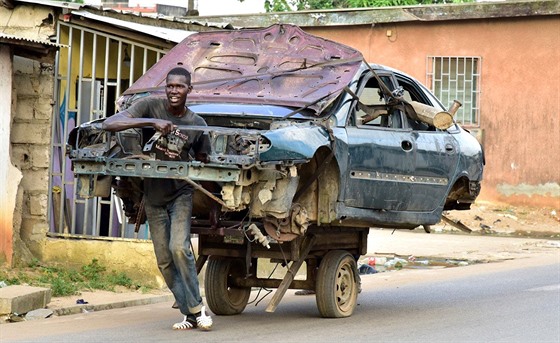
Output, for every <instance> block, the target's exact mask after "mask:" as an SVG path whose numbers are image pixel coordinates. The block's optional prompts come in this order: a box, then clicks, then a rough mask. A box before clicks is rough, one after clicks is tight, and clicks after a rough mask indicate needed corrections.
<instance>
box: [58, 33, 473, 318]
mask: <svg viewBox="0 0 560 343" xmlns="http://www.w3.org/2000/svg"><path fill="white" fill-rule="evenodd" d="M177 65H183V66H184V67H186V68H187V69H189V70H190V71H191V73H192V83H193V87H194V89H193V91H192V93H191V94H190V95H189V96H188V99H187V105H188V106H189V108H190V109H191V110H193V111H194V112H196V113H198V114H199V115H201V116H202V117H203V118H204V119H205V120H206V122H207V124H208V126H205V127H179V129H180V130H187V131H188V130H200V131H203V133H204V134H206V135H208V137H209V140H210V142H211V154H210V156H209V160H208V161H207V162H204V163H203V162H200V161H196V160H192V161H180V162H170V161H159V160H155V159H154V157H153V155H152V154H151V153H150V145H151V144H152V143H153V141H154V139H153V137H152V135H154V132H153V131H150V130H149V129H130V130H127V131H123V132H119V133H109V132H104V131H103V130H102V129H101V121H102V120H98V121H94V122H90V123H86V124H83V125H81V126H79V127H77V128H75V129H74V131H73V132H72V133H71V135H70V139H69V146H68V154H69V156H70V158H71V159H72V164H73V170H74V172H75V174H76V177H77V185H78V189H79V191H80V194H81V196H84V197H92V196H107V195H108V194H110V192H111V190H113V191H115V192H116V194H117V195H118V196H119V197H120V198H121V199H122V200H123V203H124V207H125V211H126V214H127V216H128V217H129V220H130V222H132V223H139V222H142V221H144V220H145V217H143V215H142V179H143V178H146V177H162V178H178V179H184V180H187V181H188V182H189V183H191V184H192V185H193V186H194V188H195V189H196V193H195V198H194V199H195V200H194V209H193V223H192V231H193V233H196V234H198V237H199V241H198V260H197V268H198V270H199V272H200V270H201V269H202V267H203V265H204V264H205V263H206V262H208V264H207V268H206V277H205V294H206V298H207V303H208V306H209V307H210V309H211V310H212V312H214V313H215V314H218V315H221V314H223V315H230V314H238V313H241V312H242V311H243V310H244V309H245V306H246V305H247V303H248V299H249V295H250V292H251V288H252V287H266V288H277V290H276V292H275V294H274V296H273V297H272V299H271V300H270V303H269V305H268V307H267V311H268V312H273V311H274V310H275V309H276V307H277V306H278V304H279V302H280V300H281V299H282V297H283V295H284V294H285V292H286V290H287V289H307V290H314V291H315V292H316V299H317V307H318V309H319V313H320V315H321V316H323V317H348V316H350V315H351V314H352V312H353V311H354V309H355V307H356V304H357V296H358V293H359V287H360V285H359V275H358V270H357V266H356V259H357V258H358V257H359V256H360V255H363V254H365V253H366V252H367V235H368V232H369V229H370V227H383V228H394V229H413V228H416V227H418V226H422V227H424V229H425V230H429V226H430V225H432V224H436V223H438V222H439V221H440V220H441V219H442V213H443V211H447V210H467V209H469V207H470V205H471V204H472V203H473V202H474V200H475V199H476V197H477V196H478V194H479V191H480V183H481V180H482V174H483V166H484V157H483V151H482V148H481V145H480V144H479V142H478V141H477V140H476V139H475V138H474V137H473V136H472V135H470V134H469V133H468V132H467V131H465V130H464V129H463V128H461V127H460V126H459V125H458V124H457V123H456V122H455V121H454V120H453V113H454V111H456V110H457V108H458V106H459V104H458V103H455V104H452V106H451V108H450V109H449V110H446V109H445V108H444V106H443V105H442V104H441V103H440V101H439V100H438V99H437V98H436V97H435V96H434V95H433V94H432V93H430V91H429V90H428V89H427V88H426V87H424V86H423V85H422V84H420V83H419V82H418V81H417V80H415V79H414V78H412V77H410V76H408V75H406V74H405V73H402V72H400V71H397V70H394V69H391V68H389V67H385V66H381V65H376V64H369V63H366V62H365V61H364V58H363V56H362V54H361V53H360V52H359V51H357V50H355V49H353V48H350V47H348V46H345V45H342V44H339V43H336V42H333V41H329V40H326V39H323V38H320V37H316V36H313V35H310V34H307V33H305V32H304V31H302V30H301V29H300V28H299V27H297V26H292V25H282V24H278V25H273V26H271V27H268V28H265V29H246V30H237V31H216V32H204V33H197V34H193V35H191V36H189V37H187V38H186V39H185V40H184V41H183V42H181V43H180V44H178V45H177V46H176V47H174V48H173V49H172V50H171V51H169V53H168V54H167V55H165V56H164V57H163V58H162V59H161V60H160V61H159V62H158V63H157V64H155V65H154V66H153V67H152V68H151V69H149V70H148V71H147V72H146V73H145V74H144V75H143V76H142V77H141V78H140V79H139V80H137V81H136V82H135V83H134V84H133V85H132V86H131V87H130V88H129V89H127V90H126V91H125V92H124V94H123V96H122V97H121V98H120V100H119V103H118V105H119V107H120V108H121V109H124V108H127V107H128V106H130V104H131V103H133V102H134V101H135V100H137V99H139V98H142V97H144V96H162V95H163V94H164V83H165V76H166V74H167V72H168V71H169V70H170V69H171V68H173V67H175V66H177ZM263 260H270V261H272V262H275V263H280V264H281V265H283V266H284V267H286V268H287V269H288V270H287V271H286V273H285V276H284V277H283V278H278V279H274V278H271V277H267V276H263V275H261V274H262V272H261V273H259V266H260V263H259V261H263ZM303 263H305V264H306V267H307V277H306V279H304V280H299V279H294V276H295V275H296V273H297V271H298V270H299V268H300V267H301V266H302V265H303Z"/></svg>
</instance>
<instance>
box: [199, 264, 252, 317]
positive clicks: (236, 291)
mask: <svg viewBox="0 0 560 343" xmlns="http://www.w3.org/2000/svg"><path fill="white" fill-rule="evenodd" d="M244 274H245V262H243V260H240V259H233V258H219V257H216V256H210V258H209V260H208V265H207V266H206V276H205V278H204V290H205V292H206V302H207V303H208V307H209V308H210V310H212V312H213V313H215V314H216V315H232V314H239V313H241V312H243V310H244V309H245V306H247V302H248V301H249V296H250V295H251V287H233V286H231V285H230V284H231V281H230V278H231V277H235V276H241V275H244Z"/></svg>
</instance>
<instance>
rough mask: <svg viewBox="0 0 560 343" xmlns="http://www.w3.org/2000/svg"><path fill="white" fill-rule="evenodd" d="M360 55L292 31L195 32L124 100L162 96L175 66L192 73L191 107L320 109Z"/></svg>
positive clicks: (346, 78) (344, 82)
mask: <svg viewBox="0 0 560 343" xmlns="http://www.w3.org/2000/svg"><path fill="white" fill-rule="evenodd" d="M362 60H363V57H362V54H361V53H360V52H359V51H357V50H355V49H353V48H351V47H348V46H346V45H343V44H340V43H336V42H333V41H330V40H327V39H323V38H320V37H317V36H313V35H311V34H308V33H306V32H304V31H303V30H301V29H300V28H299V27H297V26H295V25H288V24H276V25H273V26H270V27H268V28H264V29H244V30H238V31H213V32H200V33H196V34H193V35H190V36H188V37H187V38H185V39H184V40H183V41H182V42H181V43H179V44H178V45H176V46H175V47H174V48H173V49H171V50H170V51H169V52H168V53H167V54H166V55H165V56H164V57H163V58H162V59H161V60H160V61H159V62H158V63H156V64H155V65H154V66H152V68H150V69H149V70H148V71H147V72H146V73H145V74H144V75H142V77H140V78H139V79H138V80H137V81H136V82H135V83H134V84H133V85H132V86H131V87H130V88H129V89H127V90H126V91H125V92H124V95H125V96H126V95H128V96H130V95H132V94H136V93H142V92H146V91H151V92H155V93H157V92H163V91H164V85H165V77H166V75H167V72H168V71H169V70H171V69H172V68H174V67H176V66H177V65H182V66H184V67H185V68H186V69H187V70H189V71H190V72H191V73H192V83H193V86H194V89H193V91H192V93H190V94H189V101H190V102H233V103H254V104H269V105H270V104H272V105H283V106H291V107H303V106H308V107H309V108H311V109H314V110H315V111H317V112H320V111H321V110H322V109H323V108H325V107H326V106H327V105H328V104H329V103H330V102H332V100H334V98H336V96H337V95H338V94H339V93H340V91H341V90H342V89H343V88H344V87H345V86H346V85H348V83H349V82H350V81H351V80H352V78H353V77H354V75H355V73H356V72H357V70H358V69H359V67H360V64H361V63H362Z"/></svg>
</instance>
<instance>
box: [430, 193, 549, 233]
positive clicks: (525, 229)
mask: <svg viewBox="0 0 560 343" xmlns="http://www.w3.org/2000/svg"><path fill="white" fill-rule="evenodd" d="M446 216H447V217H448V218H450V219H452V220H454V221H457V220H459V221H460V222H461V223H463V224H465V225H466V226H467V227H469V228H470V229H471V230H473V233H478V234H484V235H499V236H516V237H532V238H548V239H560V208H557V209H551V208H548V209H547V208H534V207H522V206H516V207H513V206H510V205H503V204H497V203H490V202H477V203H476V204H474V205H473V206H472V207H471V209H470V210H469V211H450V212H448V213H446ZM433 229H434V230H443V231H448V230H450V231H456V230H457V229H454V228H451V226H450V225H449V224H445V223H443V222H442V223H440V224H438V225H436V226H434V227H433Z"/></svg>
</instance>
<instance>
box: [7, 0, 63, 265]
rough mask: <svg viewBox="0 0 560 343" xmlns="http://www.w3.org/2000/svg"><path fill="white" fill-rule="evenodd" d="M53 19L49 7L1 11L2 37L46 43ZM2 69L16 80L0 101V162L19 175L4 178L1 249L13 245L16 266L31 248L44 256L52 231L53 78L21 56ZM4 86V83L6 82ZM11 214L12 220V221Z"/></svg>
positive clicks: (48, 68) (49, 68)
mask: <svg viewBox="0 0 560 343" xmlns="http://www.w3.org/2000/svg"><path fill="white" fill-rule="evenodd" d="M53 18H54V16H53V12H52V9H51V8H50V7H44V6H32V5H22V6H17V7H16V8H15V9H13V10H9V9H7V8H5V7H0V28H1V29H2V32H4V33H7V34H13V35H16V36H17V37H24V38H28V39H32V40H42V41H46V40H48V37H49V36H50V35H52V34H54V22H53ZM21 42H22V44H26V43H25V41H21ZM6 48H7V46H6ZM4 62H6V63H4ZM2 68H10V74H12V75H11V76H10V78H9V83H10V84H9V87H1V88H2V91H1V95H0V96H2V97H3V99H2V101H1V102H0V106H1V107H2V110H0V112H2V113H0V115H1V116H2V119H1V120H2V122H1V123H0V130H2V132H3V134H2V139H7V142H6V144H5V145H6V146H4V144H2V146H0V150H1V152H0V154H5V158H2V159H1V160H2V161H5V162H4V165H2V167H1V168H10V167H11V168H12V169H14V170H15V171H14V170H11V174H10V176H8V177H7V178H4V179H2V178H1V177H0V189H2V190H3V192H4V190H6V192H7V190H10V196H9V197H7V198H6V199H8V200H9V201H10V202H9V203H7V204H6V206H2V208H1V210H2V211H5V212H6V213H7V214H8V215H4V214H3V215H2V218H3V221H4V218H5V222H6V223H7V224H5V226H4V224H3V228H2V230H3V231H2V241H3V243H2V244H6V243H5V242H7V241H8V240H11V241H12V245H13V261H9V262H13V263H14V264H17V263H20V262H25V260H27V259H29V258H30V257H31V254H30V253H29V250H28V249H27V247H28V246H29V247H30V248H31V250H32V251H33V254H34V255H35V256H40V255H41V250H40V243H41V241H42V240H44V239H45V234H46V232H47V230H48V227H47V221H46V220H47V194H48V193H47V192H48V168H49V159H50V142H51V123H52V122H51V118H52V115H53V112H52V106H51V102H52V96H53V86H54V77H53V66H52V65H50V64H45V63H39V62H36V61H34V60H31V59H27V58H22V57H18V56H14V57H13V59H11V60H6V61H4V60H3V61H2ZM6 80H8V79H6V78H4V77H3V78H2V82H5V81H6ZM4 88H6V89H4ZM4 98H5V99H6V102H5V101H4ZM10 99H12V100H10ZM10 104H12V106H10ZM6 106H7V107H6ZM4 133H6V134H4ZM10 143H11V144H10ZM2 156H4V155H2ZM10 162H11V164H10ZM12 164H13V167H12ZM14 167H15V168H14ZM20 180H21V182H20ZM2 198H3V199H4V197H2ZM11 213H13V218H10V214H11ZM8 222H12V224H9V223H8ZM10 226H12V228H10ZM4 227H7V228H6V229H4ZM24 242H25V244H24ZM8 254H9V252H8Z"/></svg>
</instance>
